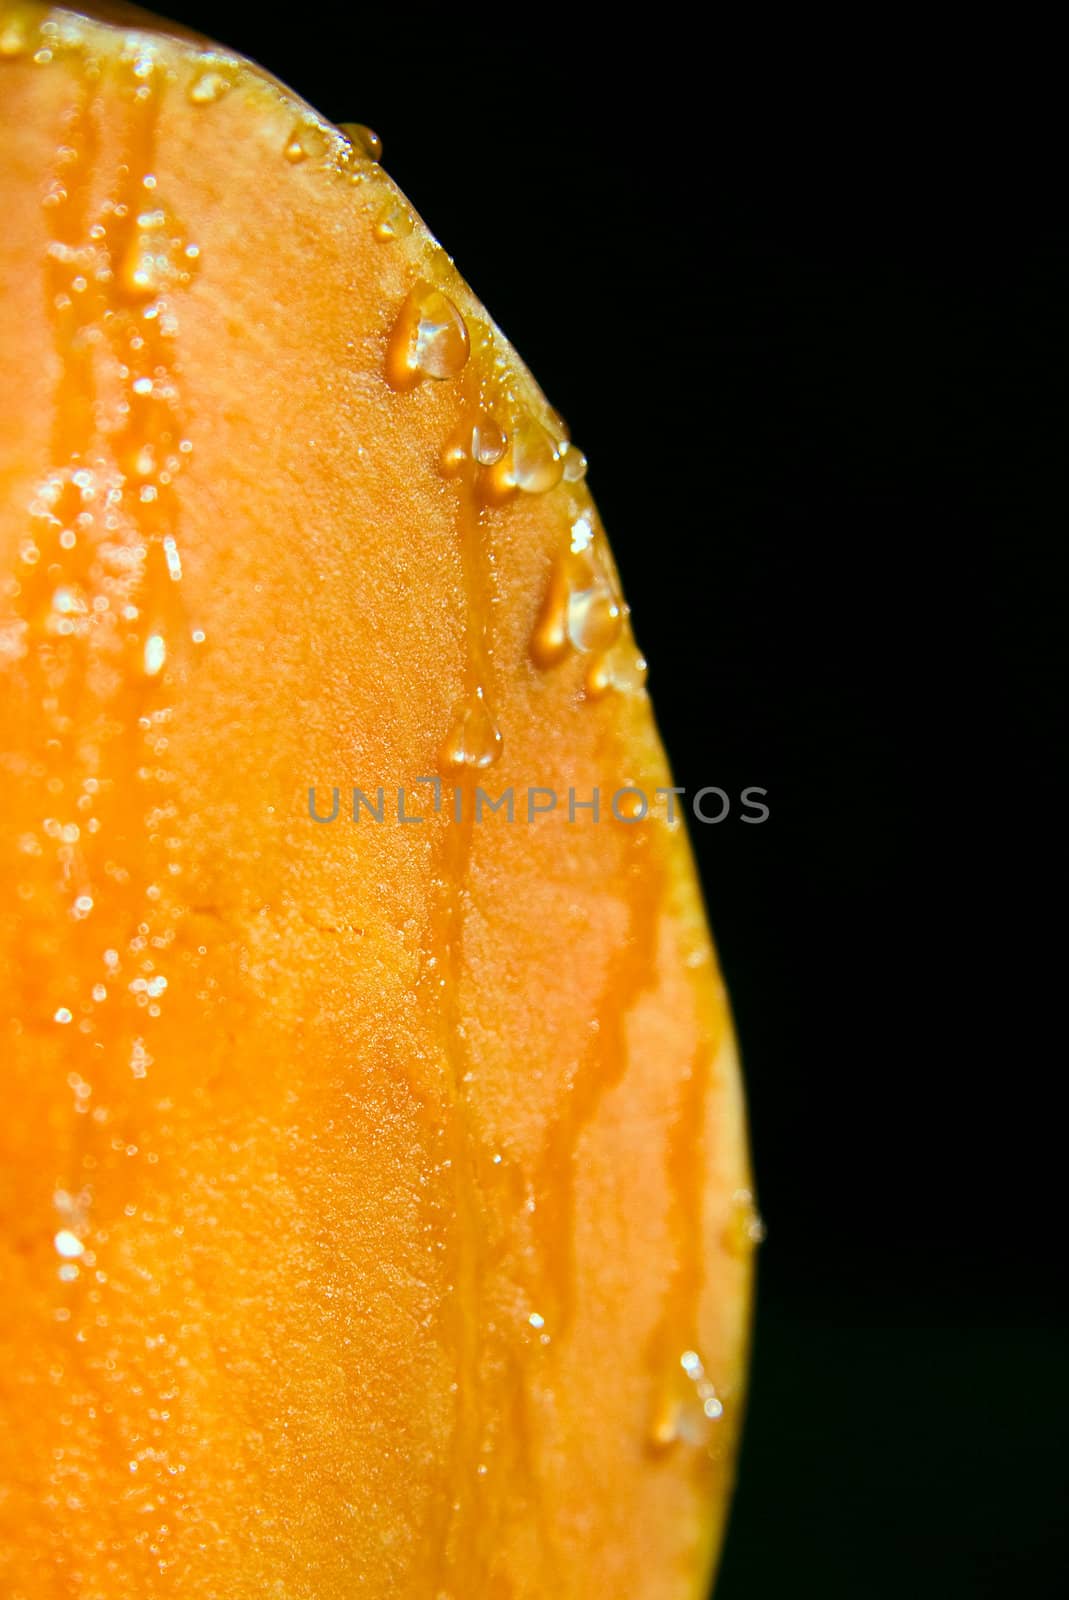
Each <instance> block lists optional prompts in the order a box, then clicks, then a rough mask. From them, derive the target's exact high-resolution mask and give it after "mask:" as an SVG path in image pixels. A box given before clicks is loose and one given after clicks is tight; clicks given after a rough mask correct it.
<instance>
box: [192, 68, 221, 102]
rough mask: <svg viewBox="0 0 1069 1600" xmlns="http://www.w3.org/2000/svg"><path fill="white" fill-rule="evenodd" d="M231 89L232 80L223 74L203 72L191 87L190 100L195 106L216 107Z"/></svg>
mask: <svg viewBox="0 0 1069 1600" xmlns="http://www.w3.org/2000/svg"><path fill="white" fill-rule="evenodd" d="M229 88H230V79H229V78H228V77H227V76H226V75H225V73H222V72H215V71H209V72H202V73H201V74H200V76H199V77H196V78H194V80H193V82H192V83H191V84H190V86H189V98H190V100H192V102H193V104H194V105H195V106H210V105H214V103H215V101H216V100H221V99H222V98H223V96H224V94H226V93H227V91H228V90H229Z"/></svg>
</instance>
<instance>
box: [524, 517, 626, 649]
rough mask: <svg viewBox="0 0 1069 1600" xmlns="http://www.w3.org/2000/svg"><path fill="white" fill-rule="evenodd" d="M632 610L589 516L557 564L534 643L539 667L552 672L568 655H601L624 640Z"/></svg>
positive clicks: (574, 532) (574, 531)
mask: <svg viewBox="0 0 1069 1600" xmlns="http://www.w3.org/2000/svg"><path fill="white" fill-rule="evenodd" d="M626 611H627V608H626V606H625V605H624V603H623V601H622V600H621V598H620V595H619V592H618V591H617V588H616V583H615V579H614V575H613V573H612V570H611V568H610V566H609V565H608V564H607V563H606V561H605V559H604V557H603V554H602V548H601V543H600V541H599V540H596V539H595V535H594V527H593V523H592V521H591V519H590V517H589V516H587V515H584V516H582V517H580V518H578V519H577V520H576V522H575V524H574V525H573V528H572V539H571V545H570V547H569V549H568V550H567V551H566V552H565V553H564V555H562V556H561V557H559V558H558V560H557V561H556V562H555V563H554V567H553V571H552V573H551V575H550V581H549V587H548V589H547V591H546V597H545V600H544V601H543V603H542V610H541V612H540V613H539V618H538V622H537V623H536V625H535V631H534V634H533V636H532V639H531V655H532V657H533V659H534V661H535V664H536V666H539V667H552V666H554V665H555V664H556V663H557V662H558V661H560V660H562V659H563V657H564V656H565V655H566V654H567V652H568V650H569V649H571V650H578V651H580V652H581V653H582V654H584V655H587V654H600V653H603V652H605V651H607V650H609V649H610V648H611V647H612V645H613V644H614V643H615V642H616V640H617V639H618V638H619V635H620V631H621V629H622V627H623V622H624V617H625V615H626Z"/></svg>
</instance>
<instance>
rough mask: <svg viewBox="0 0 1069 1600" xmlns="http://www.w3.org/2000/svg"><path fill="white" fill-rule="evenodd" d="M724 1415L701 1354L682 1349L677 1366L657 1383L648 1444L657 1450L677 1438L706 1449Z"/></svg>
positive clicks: (711, 1441)
mask: <svg viewBox="0 0 1069 1600" xmlns="http://www.w3.org/2000/svg"><path fill="white" fill-rule="evenodd" d="M723 1415H724V1403H723V1401H722V1400H721V1398H720V1396H719V1395H718V1394H717V1392H716V1388H715V1387H714V1385H713V1383H712V1381H711V1380H710V1378H709V1375H708V1373H707V1372H706V1370H705V1366H704V1363H703V1362H702V1359H701V1357H700V1356H699V1355H698V1353H697V1351H696V1350H684V1351H683V1353H682V1355H681V1356H680V1358H679V1367H678V1368H677V1369H676V1370H675V1371H674V1372H671V1373H669V1374H668V1376H667V1379H666V1381H664V1382H663V1383H662V1384H661V1385H660V1386H659V1391H658V1396H657V1401H656V1404H655V1406H654V1410H653V1416H652V1419H651V1422H650V1429H649V1443H650V1445H651V1446H652V1447H653V1448H654V1449H655V1450H659V1451H660V1450H667V1449H668V1448H669V1447H670V1446H672V1445H673V1444H675V1443H676V1442H677V1441H681V1442H682V1443H683V1444H688V1445H691V1446H692V1447H693V1448H695V1449H708V1448H709V1446H710V1445H711V1444H712V1443H713V1441H714V1440H715V1437H716V1424H717V1423H718V1422H719V1421H720V1419H721V1418H722V1417H723Z"/></svg>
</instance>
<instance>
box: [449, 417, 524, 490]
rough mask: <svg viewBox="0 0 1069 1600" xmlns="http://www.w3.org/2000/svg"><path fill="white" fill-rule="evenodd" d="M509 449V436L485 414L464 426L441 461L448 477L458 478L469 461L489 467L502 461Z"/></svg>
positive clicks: (450, 439)
mask: <svg viewBox="0 0 1069 1600" xmlns="http://www.w3.org/2000/svg"><path fill="white" fill-rule="evenodd" d="M507 448H508V435H507V434H506V433H505V430H504V428H502V426H501V424H500V423H498V422H495V421H494V419H493V417H491V416H488V415H487V414H486V413H485V412H481V413H480V414H479V416H477V417H476V419H475V421H474V422H473V423H470V424H469V423H466V422H465V423H462V424H461V426H460V427H459V428H458V429H457V431H456V432H455V433H454V434H453V435H452V436H451V437H450V438H449V439H448V440H447V442H446V444H445V446H444V447H443V449H442V454H441V456H440V458H439V460H440V464H441V468H442V471H443V472H444V473H445V475H446V477H447V478H452V477H455V476H456V474H457V473H458V472H460V471H461V470H462V468H463V466H464V463H465V462H466V461H469V460H470V461H473V462H474V463H475V464H476V466H479V467H489V466H493V465H494V463H495V462H498V461H500V460H501V458H502V456H503V455H504V454H505V451H506V449H507Z"/></svg>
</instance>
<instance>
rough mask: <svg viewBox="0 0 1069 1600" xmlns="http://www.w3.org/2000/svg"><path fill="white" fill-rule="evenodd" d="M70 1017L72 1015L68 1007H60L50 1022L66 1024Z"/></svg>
mask: <svg viewBox="0 0 1069 1600" xmlns="http://www.w3.org/2000/svg"><path fill="white" fill-rule="evenodd" d="M71 1016H72V1013H71V1010H70V1007H69V1006H60V1007H59V1009H58V1010H57V1011H56V1013H55V1016H54V1017H53V1019H52V1020H53V1022H60V1023H63V1024H66V1023H68V1022H70V1021H71Z"/></svg>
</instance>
